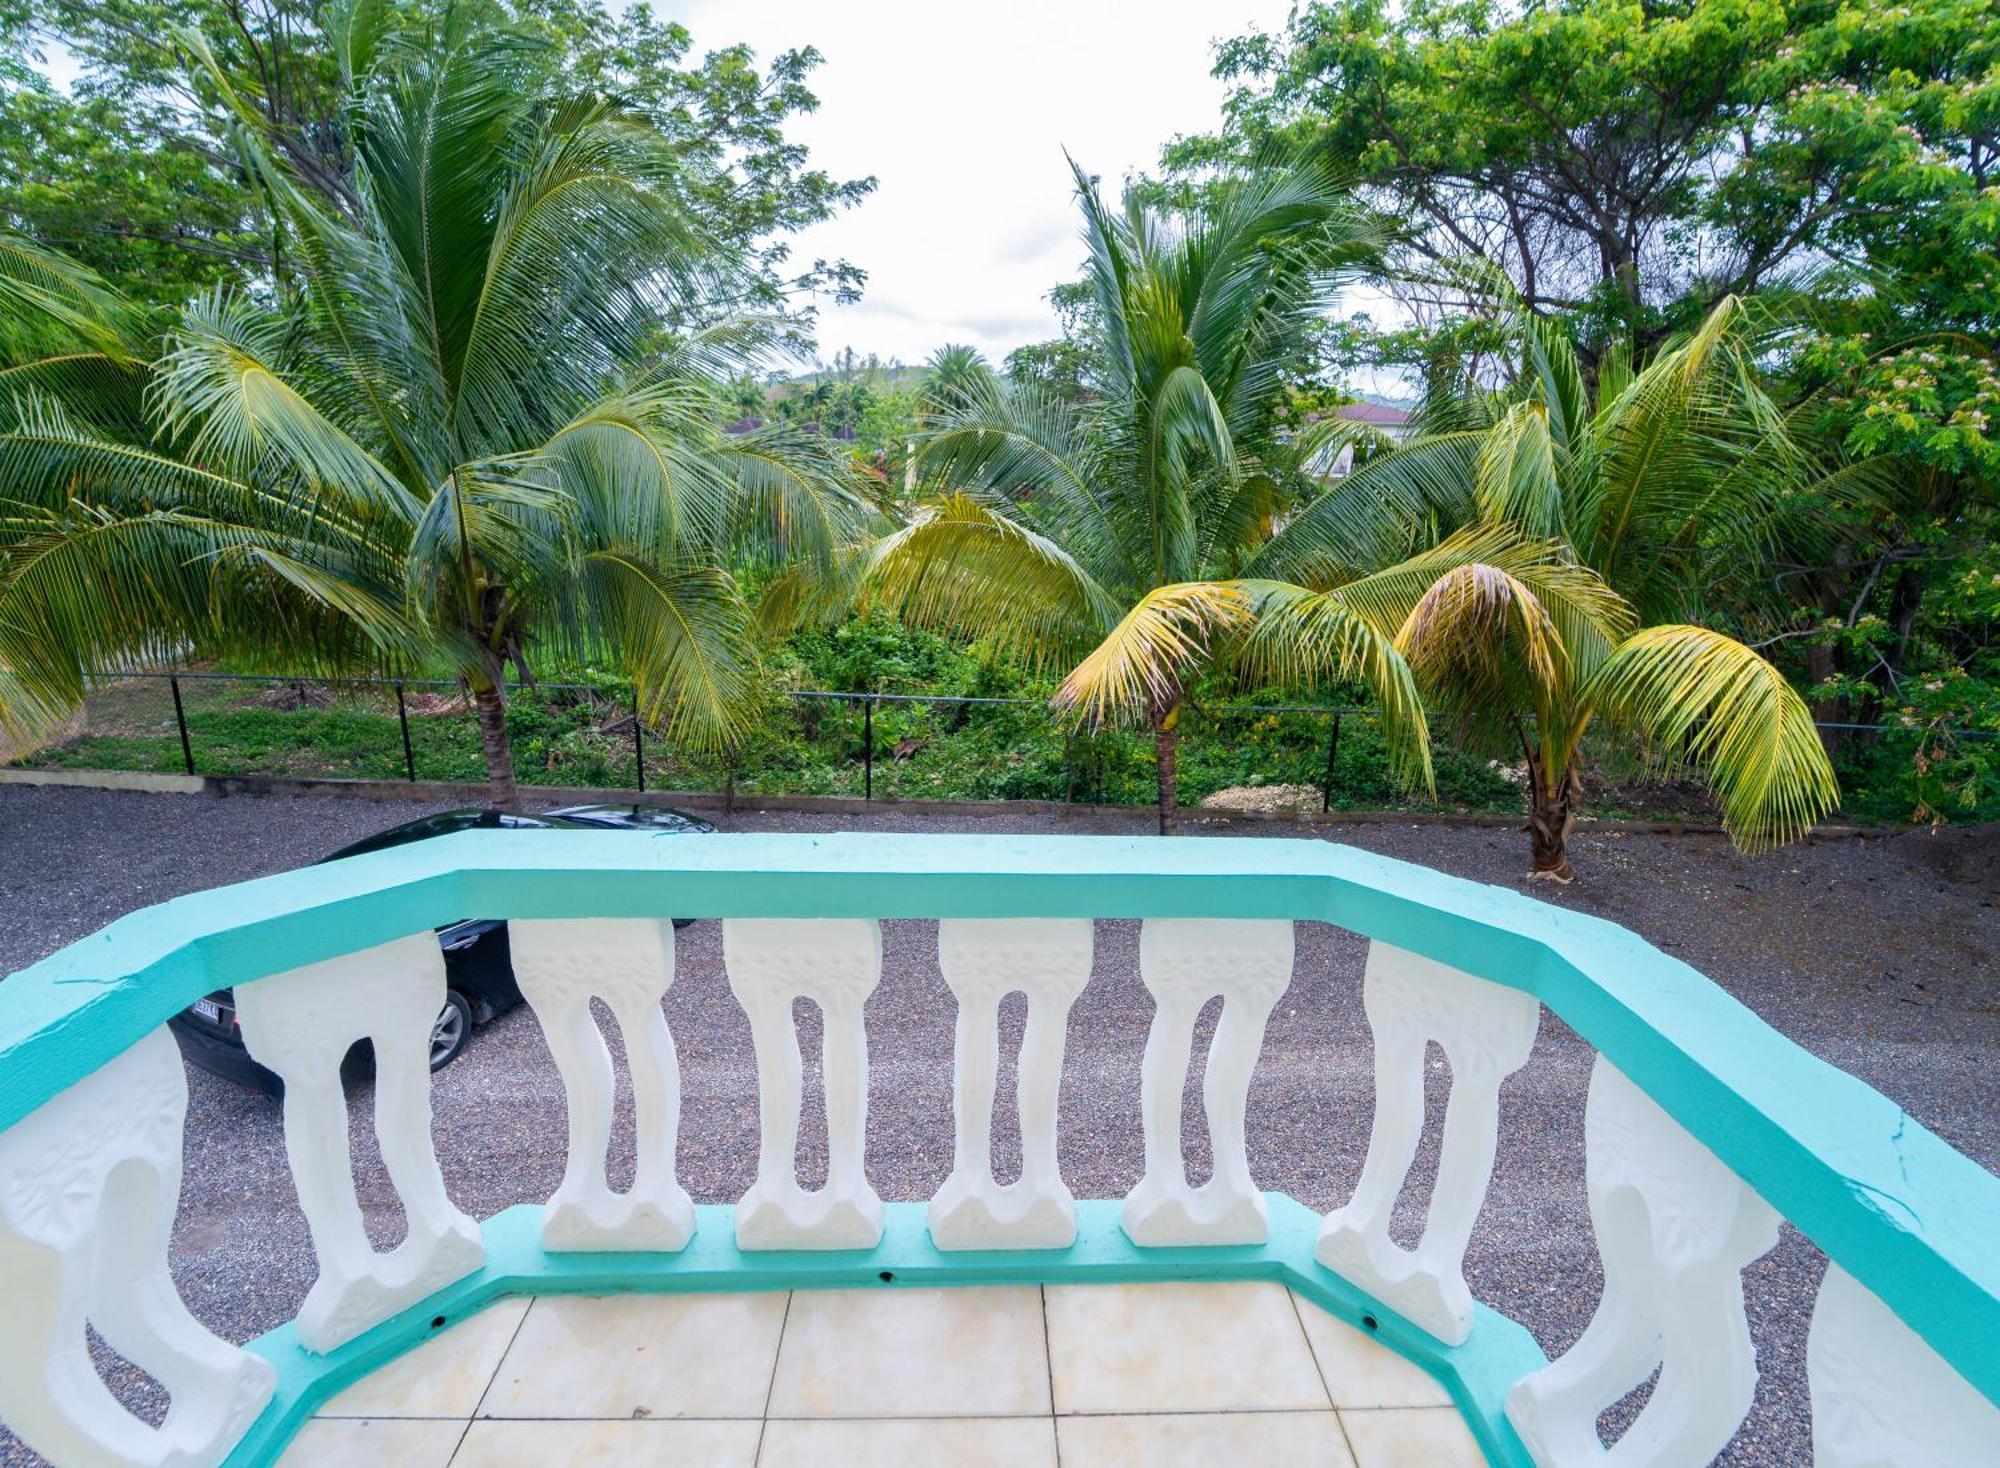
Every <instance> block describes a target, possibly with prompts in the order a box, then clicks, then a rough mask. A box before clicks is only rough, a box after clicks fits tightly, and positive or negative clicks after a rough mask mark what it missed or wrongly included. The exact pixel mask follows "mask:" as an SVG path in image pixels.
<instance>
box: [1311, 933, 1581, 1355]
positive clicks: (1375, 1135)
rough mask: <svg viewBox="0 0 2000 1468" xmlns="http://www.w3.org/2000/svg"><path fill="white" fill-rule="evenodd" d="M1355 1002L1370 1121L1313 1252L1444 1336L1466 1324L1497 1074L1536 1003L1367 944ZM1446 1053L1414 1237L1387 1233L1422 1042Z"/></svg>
mask: <svg viewBox="0 0 2000 1468" xmlns="http://www.w3.org/2000/svg"><path fill="white" fill-rule="evenodd" d="M1362 1003H1363V1005H1364V1006H1365V1007H1366V1009H1367V1012H1368V1027H1369V1029H1370V1030H1371V1031H1372V1032H1373V1033H1374V1036H1375V1122H1374V1126H1373V1129H1372V1130H1371V1132H1370V1134H1369V1138H1368V1160H1367V1162H1366V1163H1365V1164H1364V1165H1363V1166H1362V1169H1361V1181H1360V1183H1359V1185H1358V1186H1357V1187H1356V1188H1355V1190H1354V1197H1353V1198H1352V1200H1350V1201H1349V1203H1348V1204H1347V1206H1346V1207H1345V1208H1340V1209H1336V1210H1335V1211H1334V1212H1332V1213H1329V1214H1328V1215H1327V1217H1326V1223H1325V1225H1324V1226H1323V1227H1322V1228H1321V1229H1320V1235H1319V1250H1318V1253H1319V1261H1320V1263H1322V1264H1324V1265H1326V1266H1327V1267H1328V1268H1329V1269H1333V1270H1335V1271H1337V1272H1339V1273H1340V1274H1341V1275H1343V1276H1345V1277H1346V1278H1347V1279H1350V1280H1352V1281H1353V1282H1354V1283H1356V1284H1358V1285H1360V1286H1361V1287H1362V1288H1363V1289H1365V1290H1367V1291H1369V1292H1370V1293H1371V1294H1373V1295H1375V1296H1376V1297H1377V1298H1378V1299H1380V1300H1381V1301H1382V1302H1383V1303H1384V1304H1387V1305H1389V1306H1391V1307H1392V1308H1393V1309H1395V1310H1397V1311H1399V1312H1400V1313H1401V1314H1403V1315H1404V1316H1406V1317H1407V1318H1409V1319H1410V1320H1412V1321H1414V1322H1416V1323H1417V1324H1418V1325H1420V1326H1422V1327H1423V1328H1424V1329H1425V1330H1427V1331H1429V1332H1430V1333H1431V1334H1432V1335H1434V1336H1436V1337H1437V1338H1438V1339H1439V1340H1442V1341H1445V1342H1447V1343H1448V1344H1450V1345H1454V1346H1455V1345H1458V1344H1460V1343H1462V1342H1463V1341H1464V1340H1465V1338H1466V1336H1467V1335H1469V1334H1470V1333H1471V1331H1472V1292H1471V1291H1470V1290H1469V1289H1467V1288H1466V1284H1465V1272H1464V1271H1465V1246H1466V1244H1467V1242H1468V1241H1470V1239H1471V1238H1472V1225H1473V1223H1474V1222H1475V1221H1476V1220H1477V1219H1478V1217H1479V1209H1480V1207H1481V1205H1482V1204H1484V1203H1485V1201H1486V1187H1487V1184H1488V1183H1489V1182H1490V1181H1491V1180H1492V1177H1493V1148H1494V1142H1495V1139H1496V1138H1497V1136H1498V1133H1499V1125H1500V1082H1501V1081H1503V1080H1505V1079H1506V1078H1507V1077H1508V1076H1510V1075H1512V1074H1513V1073H1514V1072H1515V1071H1517V1070H1519V1069H1520V1068H1521V1067H1522V1066H1523V1065H1525V1064H1526V1063H1527V1060H1528V1052H1529V1051H1530V1050H1531V1049H1533V1048H1534V1043H1535V1030H1536V1028H1537V1027H1538V1026H1539V1025H1540V1023H1541V1017H1542V1007H1541V1005H1540V1004H1539V1003H1538V1002H1537V1001H1536V999H1535V997H1534V996H1533V995H1532V994H1523V993H1521V992H1520V991H1518V990H1515V989H1507V988H1503V987H1502V986H1500V985H1499V984H1490V983H1488V982H1486V981H1485V980H1484V979H1475V978H1473V977H1472V976H1471V975H1470V974H1466V973H1461V972H1459V971H1458V970H1457V969H1454V968H1447V967H1445V966H1444V965H1443V964H1441V963H1434V962H1432V961H1431V960H1430V959H1428V958H1420V957H1418V956H1417V955H1416V954H1414V953H1409V952H1406V951H1404V950H1403V949H1401V948H1392V947H1390V946H1389V945H1388V944H1386V943H1376V944H1374V945H1373V946H1372V947H1371V948H1370V949H1369V951H1368V969H1367V974H1366V977H1365V978H1364V980H1363V983H1362ZM1432 1040H1435V1041H1437V1042H1438V1044H1439V1045H1440V1046H1441V1047H1442V1048H1443V1050H1444V1053H1445V1058H1446V1059H1447V1060H1448V1061H1449V1062H1450V1064H1451V1099H1450V1100H1449V1101H1448V1102H1447V1103H1446V1105H1445V1114H1444V1139H1443V1143H1442V1150H1441V1152H1440V1155H1439V1158H1438V1174H1437V1182H1436V1185H1435V1186H1433V1187H1432V1189H1431V1201H1430V1213H1429V1217H1428V1218H1427V1219H1426V1221H1425V1224H1424V1233H1423V1237H1422V1239H1420V1240H1419V1241H1418V1243H1417V1247H1416V1248H1415V1249H1405V1248H1403V1247H1402V1246H1400V1245H1399V1244H1397V1243H1396V1242H1395V1241H1394V1240H1392V1239H1391V1238H1390V1237H1389V1215H1390V1212H1391V1211H1392V1210H1393V1209H1394V1208H1395V1206H1396V1197H1397V1195H1398V1194H1399V1193H1401V1192H1402V1190H1403V1183H1404V1181H1405V1179H1407V1178H1408V1176H1409V1172H1410V1164H1411V1163H1412V1162H1413V1161H1414V1160H1415V1159H1416V1155H1417V1140H1418V1138H1419V1137H1420V1136H1421V1135H1422V1133H1423V1127H1424V1054H1425V1046H1426V1044H1427V1043H1428V1042H1429V1041H1432Z"/></svg>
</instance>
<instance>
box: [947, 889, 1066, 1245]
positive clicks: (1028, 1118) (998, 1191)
mask: <svg viewBox="0 0 2000 1468" xmlns="http://www.w3.org/2000/svg"><path fill="white" fill-rule="evenodd" d="M1091 938H1092V933H1091V923H1090V920H1089V919H1088V918H1046V919H974V918H954V919H947V920H946V921H944V922H942V923H940V924H938V965H939V967H940V968H941V969H943V971H944V980H945V983H947V984H948V985H950V986H951V992H952V994H953V995H954V996H956V998H957V1000H958V1027H957V1037H956V1043H955V1058H954V1069H953V1077H952V1110H953V1115H954V1117H955V1119H956V1123H957V1127H956V1130H957V1147H956V1151H955V1153H954V1156H953V1161H952V1170H951V1176H950V1177H949V1178H947V1179H946V1180H945V1184H944V1186H943V1187H942V1188H940V1189H939V1190H938V1194H937V1196H936V1197H935V1198H933V1199H931V1205H930V1231H931V1241H932V1242H933V1243H935V1244H936V1245H937V1246H938V1247H939V1248H940V1249H1063V1248H1067V1247H1069V1245H1070V1244H1071V1243H1073V1242H1074V1241H1075V1239H1076V1200H1075V1199H1074V1198H1072V1197H1071V1196H1070V1191H1069V1189H1068V1188H1067V1187H1065V1186H1064V1185H1063V1180H1062V1170H1061V1168H1060V1166H1059V1165H1058V1163H1057V1161H1056V1103H1057V1093H1058V1090H1059V1088H1060V1087H1061V1084H1062V1060H1063V1041H1064V1038H1065V1031H1066V1029H1067V1027H1068V1024H1069V1010H1070V1005H1072V1004H1074V1003H1075V1002H1076V996H1077V995H1078V994H1080V993H1082V992H1083V986H1084V985H1085V984H1087V983H1089V982H1090V954H1091ZM1016 989H1019V990H1020V991H1021V992H1022V993H1023V994H1025V995H1026V996H1027V1000H1028V1020H1027V1027H1026V1030H1025V1031H1024V1033H1023V1034H1022V1036H1021V1060H1020V1070H1019V1092H1020V1097H1019V1102H1020V1116H1021V1176H1020V1178H1019V1180H1018V1181H1015V1182H1012V1183H1009V1184H1007V1185H1006V1186H1004V1187H1003V1186H1001V1185H1000V1184H999V1183H998V1182H996V1181H994V1178H993V1136H992V1130H993V1128H992V1120H993V1091H994V1084H995V1079H996V1072H997V1069H998V1066H999V1052H1000V1001H1001V1000H1002V999H1003V998H1005V997H1006V996H1007V995H1009V994H1011V993H1013V992H1014V991H1015V990H1016Z"/></svg>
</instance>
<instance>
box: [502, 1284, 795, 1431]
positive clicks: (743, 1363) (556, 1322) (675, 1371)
mask: <svg viewBox="0 0 2000 1468" xmlns="http://www.w3.org/2000/svg"><path fill="white" fill-rule="evenodd" d="M785 1302H786V1296H785V1293H784V1292H783V1291H769V1292H764V1293H746V1294H732V1295H603V1296H597V1295H544V1296H542V1297H540V1298H539V1299H537V1300H536V1301H535V1304H534V1308H533V1309H531V1310H530V1311H529V1312H528V1317H527V1319H525V1320H523V1321H522V1322H521V1330H520V1333H519V1334H518V1335H517V1336H515V1338H514V1344H513V1345H512V1346H510V1347H509V1348H508V1350H507V1355H506V1357H505V1359H503V1360H502V1361H501V1362H500V1370H499V1372H498V1373H497V1374H496V1375H495V1376H494V1378H493V1385H492V1388H491V1389H490V1390H489V1391H488V1392H487V1393H486V1400H485V1401H484V1402H483V1403H482V1404H481V1405H480V1407H479V1415H480V1416H481V1417H624V1418H631V1417H761V1416H763V1415H764V1401H765V1398H766V1397H767V1396H768V1395H769V1392H770V1386H771V1363H772V1362H773V1361H775V1360H776V1359H777V1355H778V1335H779V1332H780V1331H781V1330H782V1329H783V1328H784V1322H785Z"/></svg>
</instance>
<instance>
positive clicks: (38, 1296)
mask: <svg viewBox="0 0 2000 1468" xmlns="http://www.w3.org/2000/svg"><path fill="white" fill-rule="evenodd" d="M186 1119H187V1076H186V1075H185V1073H183V1071H182V1070H181V1057H180V1051H179V1050H178V1049H177V1048H175V1045H174V1042H173V1040H172V1039H171V1038H170V1037H169V1036H168V1034H167V1032H166V1031H165V1030H164V1029H160V1030H155V1031H154V1032H153V1033H152V1034H150V1035H148V1036H146V1038H145V1039H143V1040H141V1041H139V1043H138V1044H136V1045H134V1046H133V1047H132V1048H131V1049H129V1050H127V1051H126V1052H125V1053H124V1054H122V1055H120V1056H119V1057H117V1059H115V1060H113V1061H111V1062H110V1063H109V1064H107V1065H105V1066H104V1067H103V1068H102V1069H100V1070H98V1071H96V1072H95V1073H93V1074H91V1075H88V1076H86V1077H84V1078H83V1079H82V1080H80V1081H78V1082H77V1083H76V1084H75V1085H73V1086H71V1087H70V1088H69V1089H68V1090H66V1091H63V1092H61V1093H59V1094H58V1095H56V1096H54V1097H52V1098H50V1099H49V1100H48V1101H45V1102H44V1103H42V1105H41V1106H40V1107H38V1108H37V1109H36V1110H35V1111H33V1112H31V1113H30V1114H29V1115H27V1116H26V1117H23V1118H22V1119H21V1120H20V1121H18V1122H16V1123H15V1124H14V1125H13V1126H11V1127H9V1128H8V1129H7V1130H6V1131H5V1132H0V1301H4V1302H5V1304H4V1305H0V1418H4V1419H5V1421H6V1423H7V1425H8V1426H9V1427H11V1428H13V1429H14V1431H15V1432H16V1433H18V1434H19V1435H20V1437H21V1440H22V1441H23V1442H25V1443H27V1444H28V1445H29V1446H30V1447H31V1448H33V1449H34V1450H35V1451H36V1452H38V1453H41V1454H42V1455H43V1456H44V1457H46V1458H48V1459H49V1460H50V1461H51V1462H54V1463H60V1464H63V1465H65V1468H97V1465H100V1464H127V1465H130V1464H140V1465H153V1464H160V1465H164V1464H169V1463H171V1464H183V1463H188V1464H192V1463H219V1462H220V1461H222V1459H223V1458H224V1457H226V1456H227V1455H228V1452H229V1450H230V1449H231V1448H232V1447H234V1446H235V1444H236V1441H237V1439H239V1438H240V1437H242V1435H243V1433H244V1431H245V1430H246V1429H247V1428H248V1427H249V1426H250V1424H251V1422H253V1421H254V1420H255V1419H256V1417H257V1414H258V1413H259V1412H261V1411H262V1410H263V1409H264V1404H265V1403H266V1402H268V1401H269V1400H270V1398H271V1390H272V1386H273V1384H274V1383H275V1381H276V1373H275V1372H273V1371H272V1369H271V1366H270V1363H269V1362H267V1361H264V1360H262V1359H260V1358H259V1357H256V1356H252V1355H250V1354H249V1353H248V1352H246V1351H242V1350H239V1349H237V1348H236V1347H235V1346H232V1345H230V1344H229V1343H228V1342H226V1341H223V1340H220V1339H218V1338H217V1337H215V1336H214V1335H211V1334H210V1333H209V1331H208V1330H207V1328H206V1327H204V1326H203V1325H202V1324H201V1322H200V1321H198V1320H196V1319H195V1318H194V1316H192V1315H190V1314H189V1313H188V1309H187V1306H186V1305H185V1304H183V1303H182V1301H181V1297H180V1294H179V1292H178V1291H176V1290H175V1289H174V1282H173V1277H172V1275H171V1274H169V1272H168V1270H167V1245H168V1241H169V1239H170V1238H171V1236H172V1234H173V1227H174V1210H175V1208H176V1207H177V1206H178V1204H179V1201H180V1192H181V1138H182V1128H183V1125H184V1124H185V1122H186ZM86 1326H94V1327H96V1329H97V1332H98V1334H99V1335H101V1336H103V1338H104V1340H105V1341H106V1342H107V1343H108V1344H109V1345H110V1346H111V1348H112V1349H113V1350H115V1351H117V1352H118V1353H119V1354H120V1355H122V1356H124V1357H125V1359H126V1360H128V1361H130V1362H131V1363H132V1364H133V1365H135V1366H137V1367H138V1368H139V1369H140V1370H142V1371H145V1372H147V1373H148V1374H149V1375H151V1376H152V1377H153V1379H154V1380H155V1381H157V1382H159V1384H160V1385H161V1386H162V1387H164V1388H166V1390H167V1393H168V1395H169V1397H170V1399H171V1401H170V1404H169V1406H168V1408H167V1415H166V1418H165V1420H163V1421H162V1422H161V1423H160V1425H159V1426H158V1427H154V1426H151V1425H150V1424H148V1423H146V1422H143V1421H141V1420H140V1419H139V1418H137V1417H135V1416H133V1415H132V1414H131V1413H129V1412H127V1411H126V1410H125V1408H124V1407H122V1406H120V1405H119V1403H118V1400H117V1398H115V1397H114V1396H112V1395H111V1393H110V1391H109V1390H108V1389H107V1388H106V1387H105V1385H104V1381H103V1379H102V1378H101V1377H100V1376H99V1375H98V1374H97V1368H96V1367H95V1366H94V1365H92V1363H91V1359H90V1346H89V1343H88V1340H87V1339H86V1337H85V1334H84V1331H85V1327H86Z"/></svg>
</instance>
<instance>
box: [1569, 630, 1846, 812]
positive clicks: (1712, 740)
mask: <svg viewBox="0 0 2000 1468" xmlns="http://www.w3.org/2000/svg"><path fill="white" fill-rule="evenodd" d="M1580 702H1581V704H1582V706H1583V708H1584V709H1585V710H1586V712H1587V713H1588V712H1594V713H1599V714H1602V715H1603V716H1605V717H1606V718H1609V719H1610V720H1612V721H1613V722H1615V723H1619V724H1623V725H1625V726H1626V727H1628V728H1630V729H1631V730H1632V731H1633V732H1635V733H1637V734H1639V735H1640V736H1642V737H1643V738H1644V739H1645V740H1646V741H1647V742H1648V744H1649V746H1650V748H1651V749H1652V750H1653V752H1654V757H1655V759H1656V760H1657V762H1658V763H1659V764H1660V765H1662V766H1663V767H1667V768H1672V767H1677V766H1693V767H1694V768H1696V769H1699V770H1701V771H1702V772H1703V774H1704V775H1705V777H1706V778H1707V780H1708V783H1709V785H1710V787H1711V788H1712V789H1713V790H1714V791H1715V794H1716V797H1717V799H1718V800H1719V801H1720V802H1721V805H1722V819H1723V824H1724V826H1725V827H1726V828H1727V829H1728V831H1729V833H1730V836H1731V837H1732V838H1733V839H1734V840H1735V842H1736V844H1737V845H1738V846H1739V847H1741V848H1743V849H1744V850H1746V851H1761V850H1764V849H1766V848H1768V847H1771V846H1775V845H1780V844H1782V843H1784V842H1787V841H1792V840H1796V839H1797V838H1798V837H1800V836H1803V835H1804V834H1805V833H1806V832H1807V831H1809V830H1811V829H1812V827H1813V825H1814V823H1815V822H1817V821H1818V820H1819V819H1820V818H1821V817H1822V816H1824V815H1826V814H1827V812H1829V811H1831V810H1833V809H1834V808H1835V806H1837V805H1838V803H1839V800H1840V788H1839V784H1838V782H1837V781H1836V780H1835V779H1834V774H1833V766H1832V765H1831V764H1830V763H1829V762H1828V761H1827V757H1826V751H1825V750H1824V749H1823V748H1822V747H1821V745H1820V741H1819V731H1818V730H1817V729H1815V728H1814V727H1813V720H1812V712H1811V710H1809V709H1808V708H1807V707H1806V703H1805V700H1804V699H1802V698H1800V697H1799V695H1798V692H1797V691H1796V690H1795V689H1794V688H1793V687H1792V686H1791V684H1790V683H1789V682H1787V681H1786V679H1785V676H1784V674H1782V673H1780V672H1779V671H1778V670H1777V669H1776V668H1775V667H1773V666H1772V665H1771V664H1770V663H1769V662H1767V661H1766V660H1765V659H1764V658H1762V657H1760V656H1759V655H1758V654H1757V653H1755V652H1753V651H1752V650H1751V649H1749V648H1747V647H1745V646H1744V645H1743V644H1742V643H1740V642H1737V641H1736V640H1735V639H1733V638H1729V637H1725V636H1723V635H1722V634H1721V633H1719V632H1712V631H1710V630H1708V629H1707V628H1705V627H1692V626H1681V625H1667V626H1659V627H1648V628H1645V629H1644V630H1642V631H1640V632H1637V633H1635V634H1633V635H1632V636H1631V637H1630V638H1628V639H1626V640H1625V641H1624V642H1623V643H1622V644H1620V645H1619V647H1618V648H1617V650H1616V651H1614V652H1613V653H1612V655H1611V656H1610V658H1608V659H1607V660H1606V661H1605V663H1604V665H1603V666H1602V667H1601V668H1599V669H1598V670H1597V674H1596V676H1595V677H1594V678H1593V679H1592V680H1591V681H1590V682H1589V683H1588V684H1587V685H1586V686H1585V688H1584V689H1583V691H1582V696H1581V699H1580Z"/></svg>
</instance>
